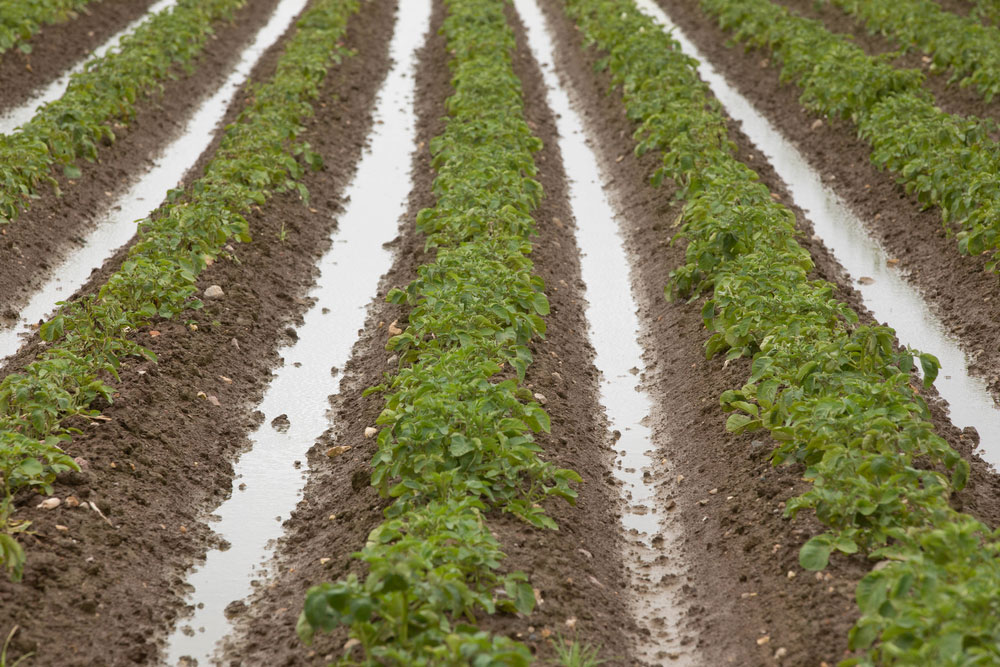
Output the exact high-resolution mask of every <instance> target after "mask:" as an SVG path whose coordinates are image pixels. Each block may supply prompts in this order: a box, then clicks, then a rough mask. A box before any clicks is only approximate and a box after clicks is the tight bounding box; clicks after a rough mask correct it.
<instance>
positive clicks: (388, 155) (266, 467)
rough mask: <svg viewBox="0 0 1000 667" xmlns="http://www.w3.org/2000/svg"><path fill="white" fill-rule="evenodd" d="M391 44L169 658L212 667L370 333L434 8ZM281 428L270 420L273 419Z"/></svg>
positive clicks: (399, 208) (421, 2)
mask: <svg viewBox="0 0 1000 667" xmlns="http://www.w3.org/2000/svg"><path fill="white" fill-rule="evenodd" d="M398 12H399V13H398V16H397V17H396V25H395V29H394V33H393V38H392V43H391V44H390V47H389V48H390V52H389V55H390V58H391V59H392V62H393V66H392V69H391V70H390V71H389V74H388V76H387V77H386V80H385V82H384V83H383V84H382V87H381V89H380V91H379V94H378V97H377V100H376V103H375V114H374V123H373V125H372V127H373V130H372V133H371V135H370V137H369V147H368V148H367V149H366V150H365V153H364V154H363V156H362V158H361V162H360V163H359V166H358V171H357V173H356V174H355V176H354V180H353V181H352V182H351V185H350V186H348V188H347V192H346V194H345V199H346V200H347V201H348V202H349V203H348V205H347V208H346V210H345V211H344V213H343V215H342V216H341V217H340V218H339V220H338V226H337V230H336V231H335V232H334V233H333V235H332V245H331V247H330V249H329V250H328V251H327V252H326V253H325V254H324V255H323V257H322V258H321V259H320V263H319V277H318V279H317V284H316V286H315V287H314V288H313V289H312V290H311V291H310V292H309V294H308V298H309V299H310V300H311V301H312V302H313V303H312V306H311V307H310V309H309V311H308V312H307V313H306V314H305V317H304V321H303V324H302V325H301V326H299V327H298V328H297V329H296V330H295V331H296V334H297V340H296V342H295V343H294V344H293V345H291V346H288V347H286V348H283V349H281V350H279V354H280V355H281V357H282V358H283V359H284V362H285V363H284V365H283V366H282V367H281V368H279V369H278V370H277V371H276V372H275V376H274V379H273V380H272V382H271V384H270V385H269V386H268V388H267V390H266V392H265V394H264V398H263V400H262V401H261V404H260V406H259V407H258V409H259V410H260V411H261V412H262V413H263V414H264V422H263V424H262V426H261V427H260V428H259V429H258V430H257V431H256V432H255V433H253V434H252V435H251V443H252V449H251V450H250V451H249V452H247V453H246V454H244V455H243V456H242V457H241V458H240V459H239V461H238V462H237V464H236V472H235V474H236V478H235V480H234V484H233V486H234V489H233V491H232V495H231V497H230V498H229V500H227V501H226V502H224V503H223V504H222V505H221V506H220V507H219V508H218V510H216V512H215V515H214V516H215V517H217V518H218V521H217V523H215V524H214V529H215V531H216V532H217V533H218V534H219V535H220V536H221V537H222V538H223V539H225V540H226V542H227V543H228V545H229V546H228V548H227V549H226V550H225V551H222V550H213V551H210V552H209V554H208V557H207V559H206V561H205V563H204V565H202V566H201V567H198V568H196V569H195V570H194V571H193V572H192V574H191V575H190V576H189V578H188V584H189V585H190V586H191V587H192V588H193V590H194V593H193V594H192V595H191V597H190V599H189V600H188V602H189V603H190V604H191V605H192V606H194V608H195V611H194V616H193V618H189V619H182V620H180V621H178V625H177V627H176V628H175V630H174V633H173V635H172V636H171V637H170V639H169V646H168V661H169V664H171V665H175V664H178V662H181V664H189V663H187V661H186V660H184V659H190V658H194V659H197V660H198V661H199V663H198V664H206V663H207V662H208V661H209V660H211V656H212V654H213V652H214V650H215V647H216V646H217V644H218V642H219V640H221V639H222V638H223V637H224V636H225V635H226V634H227V633H228V632H229V631H230V630H231V629H232V626H231V624H230V623H229V621H228V620H227V619H226V615H225V608H226V606H227V605H228V604H230V603H231V602H233V601H235V600H239V599H242V598H244V597H246V596H247V595H248V594H249V593H250V592H251V590H252V586H251V581H252V580H254V579H256V578H263V577H265V576H266V573H265V571H266V566H265V561H266V558H267V557H268V556H269V555H270V553H271V549H272V547H273V541H274V540H276V539H277V538H278V537H280V536H281V534H282V526H281V521H280V519H281V518H283V517H287V516H288V515H289V514H291V512H292V510H293V509H294V508H295V505H296V503H297V502H298V500H299V497H300V496H301V494H302V488H303V486H304V483H305V478H304V471H303V470H302V469H301V468H300V467H299V465H298V464H299V462H300V461H303V460H305V459H306V454H307V452H308V450H309V448H310V447H311V446H312V445H313V443H314V442H315V440H316V439H317V438H318V437H320V436H321V435H322V434H323V432H324V431H326V430H327V429H328V428H329V427H330V423H329V417H328V411H329V407H330V404H329V397H330V395H331V394H334V393H335V392H336V391H337V390H338V385H339V382H338V381H337V380H335V379H334V377H333V375H332V374H331V369H336V368H343V366H344V365H345V364H346V363H347V361H348V359H349V357H350V353H351V348H352V347H353V345H354V342H355V340H356V338H357V331H358V329H359V328H361V327H362V326H363V325H364V318H365V313H366V310H367V306H368V304H369V303H370V302H371V299H372V296H373V295H374V294H375V293H376V291H377V289H378V283H379V280H380V278H381V277H382V275H383V274H384V273H385V272H386V271H387V270H388V269H389V267H390V266H391V264H392V253H391V252H390V251H389V250H386V249H385V248H384V247H383V246H384V244H386V243H388V242H389V241H391V240H392V239H393V238H395V237H396V235H397V233H398V230H399V220H400V218H401V217H402V216H403V215H404V214H405V213H406V205H407V197H408V196H409V192H410V190H411V188H412V178H411V173H410V163H411V161H410V159H409V158H410V152H411V151H412V150H413V149H414V148H415V144H416V116H415V112H414V109H413V106H414V94H415V91H414V81H415V79H414V69H415V63H416V61H417V56H416V52H417V50H418V49H419V48H420V47H421V45H422V44H423V41H424V39H425V37H426V34H427V31H428V26H429V23H430V0H404V1H403V2H400V3H399V10H398ZM278 417H280V418H281V419H279V420H277V421H275V419H276V418H278Z"/></svg>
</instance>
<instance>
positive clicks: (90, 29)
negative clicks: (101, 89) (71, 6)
mask: <svg viewBox="0 0 1000 667" xmlns="http://www.w3.org/2000/svg"><path fill="white" fill-rule="evenodd" d="M153 2H155V0H101V1H100V2H91V3H89V4H87V5H85V6H84V7H83V9H81V10H80V12H78V14H77V16H76V17H75V18H71V19H70V20H68V21H64V22H62V23H56V24H53V25H46V26H42V29H41V30H39V31H38V32H37V33H35V35H34V36H33V37H32V38H31V39H30V40H29V41H28V44H29V45H30V46H31V53H24V52H22V51H21V50H20V49H18V48H14V49H11V50H9V51H6V52H4V53H0V90H2V91H3V96H2V97H0V112H2V111H4V110H6V109H9V108H11V107H13V106H16V105H18V104H21V103H22V102H24V101H25V100H27V99H28V98H29V97H30V95H31V93H32V92H33V91H35V90H37V89H38V88H40V87H42V86H44V85H46V84H48V83H49V82H50V81H52V80H53V79H55V78H57V77H58V76H59V75H61V74H62V73H63V72H64V71H65V70H67V69H69V68H70V67H72V66H73V65H74V64H76V63H77V62H79V61H80V60H81V59H83V58H84V57H86V56H87V55H88V54H90V52H91V51H93V50H94V49H95V48H97V47H98V46H100V45H101V44H103V43H104V42H106V41H107V40H108V38H109V37H111V36H112V35H113V34H115V33H116V32H118V31H119V30H121V29H123V28H124V27H125V26H126V25H128V24H129V23H130V22H131V21H133V20H135V19H136V18H138V17H139V16H142V15H143V14H144V13H145V12H146V11H147V10H148V9H149V6H150V5H152V4H153Z"/></svg>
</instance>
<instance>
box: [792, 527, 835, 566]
mask: <svg viewBox="0 0 1000 667" xmlns="http://www.w3.org/2000/svg"><path fill="white" fill-rule="evenodd" d="M831 551H833V546H832V545H831V544H830V537H829V536H828V535H817V536H815V537H813V538H812V539H810V540H809V541H808V542H806V543H805V544H803V545H802V548H801V549H799V565H801V566H802V567H803V568H804V569H806V570H811V571H818V570H822V569H824V568H825V567H826V566H827V564H828V563H829V562H830V552H831Z"/></svg>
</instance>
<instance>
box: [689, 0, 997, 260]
mask: <svg viewBox="0 0 1000 667" xmlns="http://www.w3.org/2000/svg"><path fill="white" fill-rule="evenodd" d="M701 6H702V7H703V8H704V10H705V11H706V12H707V13H709V14H711V15H714V16H716V17H717V18H718V21H719V25H720V26H721V27H722V28H723V29H725V30H732V31H735V32H734V34H735V37H736V39H737V40H740V41H744V42H746V43H748V44H749V45H752V46H758V47H766V48H768V49H770V50H771V52H772V54H773V56H774V59H775V61H777V62H779V63H780V64H781V68H782V69H781V77H782V80H784V81H794V82H795V83H796V84H797V85H798V86H799V87H800V88H801V89H802V91H803V92H802V97H801V98H800V101H801V103H802V105H803V106H805V107H806V108H808V109H810V110H812V111H816V112H819V113H822V114H824V115H827V116H832V117H839V118H844V119H847V120H850V121H851V122H853V123H854V124H855V126H856V127H857V129H858V134H859V135H860V136H861V137H862V138H863V139H865V140H866V141H868V143H869V144H870V145H871V146H872V154H871V160H872V162H873V163H874V164H875V165H876V166H878V167H879V168H881V169H887V170H889V171H891V172H893V173H894V174H895V175H896V177H897V179H898V181H899V182H900V183H901V184H903V185H904V186H905V188H906V190H907V192H909V193H915V194H916V196H917V198H918V200H919V201H920V202H921V204H924V205H926V206H938V207H940V209H941V211H942V218H943V220H944V222H945V223H958V224H959V225H960V226H961V231H959V232H958V234H957V238H958V245H959V249H960V250H961V251H962V252H963V253H968V254H972V255H978V254H981V253H989V254H990V259H989V262H988V268H989V269H990V270H992V271H994V272H1000V267H998V260H997V252H998V250H1000V146H998V145H997V143H996V142H995V141H993V139H992V138H991V137H990V132H991V130H992V129H993V124H992V123H991V122H988V121H984V120H980V119H977V118H974V117H968V118H964V117H961V116H956V115H953V114H948V113H945V112H943V111H941V109H939V108H938V107H936V106H935V104H934V100H933V98H932V96H931V95H930V94H929V93H927V92H926V91H925V90H924V89H923V87H922V83H923V79H924V75H923V74H922V73H921V72H919V71H917V70H899V69H895V68H894V67H892V66H891V65H890V64H889V63H888V62H886V61H885V59H883V58H878V57H871V56H868V55H867V54H865V53H864V51H862V50H861V49H860V48H858V47H857V46H856V45H854V44H853V43H851V41H850V40H848V39H847V38H846V37H844V36H842V35H835V34H833V33H830V32H829V31H827V30H826V29H825V28H824V27H823V25H822V24H821V23H820V22H818V21H814V20H811V19H807V18H804V17H801V16H798V15H795V14H793V13H791V12H790V11H789V10H788V9H786V8H784V7H781V6H778V5H776V4H774V3H772V2H770V1H769V0H701Z"/></svg>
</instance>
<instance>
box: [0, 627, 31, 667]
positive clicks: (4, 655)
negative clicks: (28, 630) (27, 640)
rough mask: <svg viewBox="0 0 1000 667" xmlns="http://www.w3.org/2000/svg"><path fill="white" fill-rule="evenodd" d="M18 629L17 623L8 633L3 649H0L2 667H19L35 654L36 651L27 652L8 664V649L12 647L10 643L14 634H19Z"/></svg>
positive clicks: (0, 664) (0, 665)
mask: <svg viewBox="0 0 1000 667" xmlns="http://www.w3.org/2000/svg"><path fill="white" fill-rule="evenodd" d="M17 630H18V627H17V626H16V625H15V626H14V627H13V628H11V629H10V632H8V633H7V639H5V640H4V642H3V649H2V650H0V667H17V666H18V665H20V664H21V663H22V662H24V661H25V660H27V659H28V658H30V657H31V656H33V655H34V652H31V653H25V654H24V655H22V656H21V657H20V658H18V659H17V660H15V661H14V662H12V663H10V665H8V664H7V651H8V650H9V649H10V643H11V641H13V639H14V635H15V634H17Z"/></svg>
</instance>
